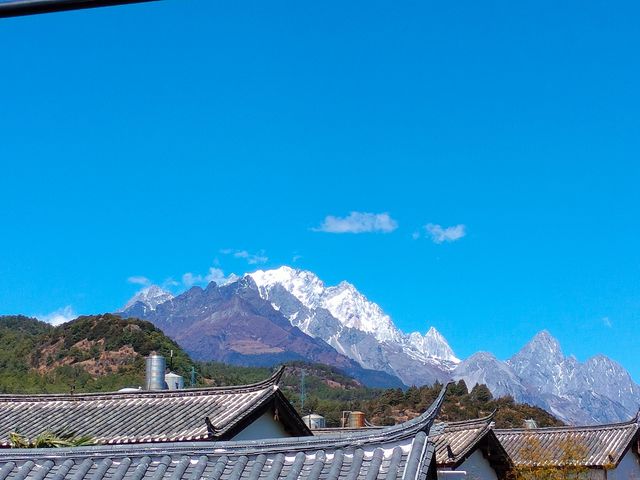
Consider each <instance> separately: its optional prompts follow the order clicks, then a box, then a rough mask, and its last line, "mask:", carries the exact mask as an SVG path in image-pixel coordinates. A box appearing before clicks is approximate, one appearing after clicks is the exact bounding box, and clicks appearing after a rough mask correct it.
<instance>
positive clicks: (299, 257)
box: [291, 254, 302, 263]
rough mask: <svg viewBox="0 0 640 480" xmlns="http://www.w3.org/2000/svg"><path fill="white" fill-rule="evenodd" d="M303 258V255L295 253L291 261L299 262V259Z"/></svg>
mask: <svg viewBox="0 0 640 480" xmlns="http://www.w3.org/2000/svg"><path fill="white" fill-rule="evenodd" d="M301 258H302V255H298V254H295V255H294V256H293V258H291V261H292V262H293V263H296V262H297V261H298V260H300V259H301Z"/></svg>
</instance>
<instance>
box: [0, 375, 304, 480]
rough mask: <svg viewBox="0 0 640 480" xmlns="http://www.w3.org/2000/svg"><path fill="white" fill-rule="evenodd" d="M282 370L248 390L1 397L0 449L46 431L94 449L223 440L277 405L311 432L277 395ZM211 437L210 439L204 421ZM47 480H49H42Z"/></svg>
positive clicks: (298, 430) (294, 424)
mask: <svg viewBox="0 0 640 480" xmlns="http://www.w3.org/2000/svg"><path fill="white" fill-rule="evenodd" d="M281 375H282V369H281V370H279V371H278V373H276V374H275V375H274V376H272V377H271V378H269V379H267V380H265V381H263V382H259V383H256V384H253V385H243V386H238V387H222V388H220V387H216V388H197V389H186V390H173V391H168V390H165V391H159V392H155V391H140V392H133V393H128V392H127V393H123V392H114V393H102V394H78V395H0V447H8V446H9V445H10V443H9V433H10V432H12V431H18V432H20V433H21V434H23V435H26V436H28V437H35V436H37V435H39V434H41V433H42V432H44V431H46V430H66V431H70V432H73V433H76V434H78V435H89V436H91V437H93V438H94V439H95V441H96V442H97V443H99V444H121V443H140V442H158V441H166V442H172V441H197V440H206V439H227V438H230V437H231V436H233V434H235V433H236V432H237V430H238V429H240V427H241V426H242V424H243V422H245V421H247V419H249V418H250V417H252V415H255V414H256V412H257V411H258V410H260V409H266V408H267V406H268V405H273V404H277V405H278V406H279V407H280V408H279V416H280V419H281V420H284V422H285V424H289V426H290V427H291V429H292V431H293V433H295V434H298V435H306V434H309V435H310V432H309V430H308V428H307V427H306V426H305V425H304V423H303V422H302V420H301V419H300V418H299V416H298V415H297V414H296V413H295V412H294V411H293V407H292V406H291V405H290V404H289V402H288V401H287V400H286V398H285V397H284V395H283V394H282V393H281V392H280V390H279V389H278V386H277V382H278V380H279V378H280V376H281ZM207 417H208V418H209V419H210V421H211V423H212V424H213V426H214V427H215V432H214V434H213V435H209V432H208V429H207V424H206V423H205V418H207ZM47 480H49V479H48V478H47Z"/></svg>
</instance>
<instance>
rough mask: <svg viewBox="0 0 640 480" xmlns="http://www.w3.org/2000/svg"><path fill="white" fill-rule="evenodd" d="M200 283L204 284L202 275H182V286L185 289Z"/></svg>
mask: <svg viewBox="0 0 640 480" xmlns="http://www.w3.org/2000/svg"><path fill="white" fill-rule="evenodd" d="M200 283H204V277H203V276H202V275H196V274H193V273H191V272H187V273H185V274H184V275H182V284H183V285H184V286H185V287H187V288H191V287H193V286H194V285H197V284H200Z"/></svg>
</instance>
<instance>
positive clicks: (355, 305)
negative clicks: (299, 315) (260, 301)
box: [248, 267, 402, 342]
mask: <svg viewBox="0 0 640 480" xmlns="http://www.w3.org/2000/svg"><path fill="white" fill-rule="evenodd" d="M248 275H249V276H250V277H251V278H253V280H254V281H255V282H256V285H258V288H259V289H260V293H261V295H262V296H263V297H264V298H266V299H269V298H270V296H272V295H271V291H272V290H273V288H274V286H276V285H279V286H281V287H282V288H284V289H285V290H286V291H288V292H289V293H290V294H292V295H293V296H294V297H296V298H297V299H298V300H299V301H300V303H302V305H304V306H305V307H306V308H308V309H309V310H317V309H319V308H323V309H325V310H327V311H328V312H329V313H330V314H331V315H332V316H333V317H334V318H336V319H337V320H339V321H340V323H341V324H342V325H344V326H345V327H347V328H353V329H355V330H359V331H361V332H365V333H370V334H372V335H373V336H374V337H375V338H376V339H377V340H378V341H379V342H388V341H391V342H397V341H400V340H401V338H402V334H401V333H400V331H399V330H398V329H397V328H396V327H395V325H394V324H393V322H392V321H391V318H390V317H389V315H386V314H385V313H384V312H383V311H382V309H381V308H380V307H379V306H378V305H376V304H375V303H373V302H370V301H368V300H367V299H366V298H365V296H364V295H362V294H361V293H360V292H358V290H356V288H355V287H354V286H353V285H351V284H350V283H348V282H340V284H339V285H337V286H335V287H325V285H324V283H323V282H322V280H320V279H319V278H318V277H317V276H316V275H315V274H313V273H311V272H308V271H305V270H294V269H293V268H291V267H280V268H277V269H274V270H266V271H265V270H258V271H256V272H254V273H250V274H248ZM276 303H277V302H276Z"/></svg>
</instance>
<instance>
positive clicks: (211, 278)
mask: <svg viewBox="0 0 640 480" xmlns="http://www.w3.org/2000/svg"><path fill="white" fill-rule="evenodd" d="M239 278H240V277H239V276H238V275H236V274H235V273H230V274H229V275H225V273H224V271H223V270H222V269H220V268H217V267H210V268H209V272H208V273H207V274H206V275H200V274H194V273H192V272H187V273H185V274H184V275H182V284H183V285H184V286H185V287H186V288H191V287H193V286H194V285H204V284H208V283H211V282H215V283H216V284H218V285H226V284H227V283H232V282H235V281H236V280H238V279H239Z"/></svg>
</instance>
